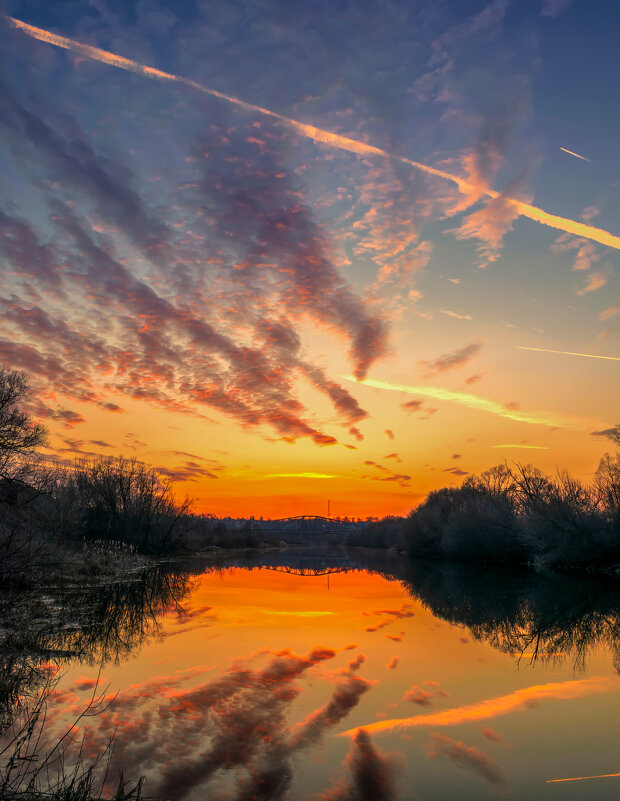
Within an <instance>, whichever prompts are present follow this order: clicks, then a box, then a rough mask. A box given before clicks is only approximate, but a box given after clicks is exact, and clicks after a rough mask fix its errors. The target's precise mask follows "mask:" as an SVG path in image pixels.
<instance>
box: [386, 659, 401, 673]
mask: <svg viewBox="0 0 620 801" xmlns="http://www.w3.org/2000/svg"><path fill="white" fill-rule="evenodd" d="M385 667H386V668H387V669H388V670H396V668H397V667H398V657H397V656H393V657H392V658H391V659H390V661H389V662H388V663H387V665H386V666H385Z"/></svg>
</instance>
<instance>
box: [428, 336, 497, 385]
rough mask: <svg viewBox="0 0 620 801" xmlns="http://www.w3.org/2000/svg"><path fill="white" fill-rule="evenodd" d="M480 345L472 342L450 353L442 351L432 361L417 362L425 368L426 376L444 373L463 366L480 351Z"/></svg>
mask: <svg viewBox="0 0 620 801" xmlns="http://www.w3.org/2000/svg"><path fill="white" fill-rule="evenodd" d="M481 349H482V345H480V344H479V343H477V342H472V343H470V344H469V345H464V346H463V347H462V348H458V349H457V350H455V351H453V352H452V353H444V354H443V355H442V356H440V357H439V358H438V359H435V360H434V361H432V362H427V361H420V362H419V364H420V365H421V366H422V367H424V369H425V370H426V373H425V377H426V376H432V375H437V374H438V373H446V372H448V371H449V370H456V369H458V368H459V367H463V366H464V365H465V364H467V363H468V362H470V361H472V360H473V359H475V358H476V356H477V355H478V354H479V353H480V350H481Z"/></svg>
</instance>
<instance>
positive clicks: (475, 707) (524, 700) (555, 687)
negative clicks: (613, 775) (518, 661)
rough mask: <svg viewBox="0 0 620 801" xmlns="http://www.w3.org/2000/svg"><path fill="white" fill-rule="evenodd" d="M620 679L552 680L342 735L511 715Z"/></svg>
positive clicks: (601, 689)
mask: <svg viewBox="0 0 620 801" xmlns="http://www.w3.org/2000/svg"><path fill="white" fill-rule="evenodd" d="M619 682H620V680H619V679H618V678H617V677H614V676H592V677H590V678H588V679H575V680H572V681H561V682H548V683H547V684H535V685H532V686H531V687H523V688H521V689H519V690H515V692H513V693H510V694H508V695H502V696H499V697H497V698H489V699H487V700H485V701H479V702H478V703H475V704H468V705H465V706H459V707H453V708H452V709H442V710H440V711H438V712H432V713H430V714H428V715H414V716H413V717H408V718H395V719H392V720H379V721H376V722H373V723H369V724H367V725H365V726H358V727H356V728H354V729H349V730H348V731H345V732H343V735H342V736H351V735H354V734H355V733H356V732H357V731H359V729H361V728H363V729H365V730H366V731H368V732H377V733H378V732H384V731H393V730H394V729H407V728H417V727H427V726H456V725H458V724H460V723H471V722H473V721H477V720H487V719H489V718H496V717H499V716H501V715H508V714H509V713H511V712H516V711H519V710H523V709H530V708H531V707H532V706H533V705H535V704H536V703H538V702H539V701H545V700H552V699H560V700H568V699H571V698H581V697H583V696H585V695H594V694H602V693H610V692H615V691H617V689H618V686H619Z"/></svg>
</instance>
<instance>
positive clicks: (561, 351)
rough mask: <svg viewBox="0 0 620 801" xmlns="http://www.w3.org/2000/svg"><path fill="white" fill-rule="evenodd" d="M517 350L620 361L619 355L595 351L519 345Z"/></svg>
mask: <svg viewBox="0 0 620 801" xmlns="http://www.w3.org/2000/svg"><path fill="white" fill-rule="evenodd" d="M517 350H535V351H538V352H539V353H560V354H561V355H562V356H585V357H586V358H587V359H608V360H609V361H612V362H620V357H619V356H597V355H596V354H595V353H573V352H572V351H570V350H549V348H524V347H523V346H522V345H517Z"/></svg>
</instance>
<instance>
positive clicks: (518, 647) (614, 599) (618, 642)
mask: <svg viewBox="0 0 620 801" xmlns="http://www.w3.org/2000/svg"><path fill="white" fill-rule="evenodd" d="M222 567H245V568H250V569H251V568H261V567H268V568H271V569H280V570H282V569H285V570H288V571H290V570H294V571H296V572H297V574H298V575H303V574H306V575H320V574H323V573H325V572H327V571H329V570H338V571H341V570H345V569H347V568H348V569H349V570H367V571H370V572H375V573H378V574H380V575H383V576H385V577H387V578H394V579H398V580H400V581H401V582H402V583H403V586H404V587H405V589H406V590H407V592H408V593H409V594H410V595H411V596H412V598H414V599H416V600H419V601H420V602H421V603H422V604H423V605H424V606H425V607H427V608H428V609H429V610H430V611H431V612H432V613H433V614H434V615H435V616H436V617H438V618H441V619H442V620H445V621H446V622H448V623H452V624H455V625H460V626H466V627H467V628H468V629H469V630H470V632H471V634H472V636H473V637H474V638H475V639H477V640H483V641H486V642H488V643H489V644H490V645H492V646H493V647H494V648H497V649H498V650H500V651H501V652H502V653H507V654H514V655H515V657H516V658H517V659H519V661H521V660H522V659H523V658H526V659H528V660H529V661H530V662H531V663H532V664H533V663H535V662H539V661H540V662H552V661H555V662H564V661H568V660H570V661H571V662H572V665H573V668H574V669H575V670H581V669H584V668H585V666H586V662H587V658H588V654H589V653H590V652H591V651H592V650H593V649H594V648H596V647H597V646H601V645H605V646H607V647H608V648H609V649H610V650H611V651H612V653H614V654H615V657H614V667H615V668H616V670H618V672H620V585H619V584H618V582H617V581H616V580H614V579H609V580H601V578H600V577H597V578H596V579H595V578H590V577H588V576H585V575H579V576H577V575H574V574H567V573H559V572H554V571H547V572H541V573H537V572H535V571H532V570H526V569H516V570H508V569H505V568H500V567H497V566H485V565H480V564H466V563H462V562H449V561H434V560H429V559H411V558H408V557H406V556H396V555H394V554H390V553H388V552H386V551H383V550H367V549H363V548H355V549H352V550H350V551H349V552H348V554H345V553H343V552H342V551H335V552H333V553H330V552H329V551H325V552H324V553H322V554H315V553H310V552H308V553H304V552H303V551H299V552H297V553H294V552H293V553H291V552H281V553H278V554H274V555H273V556H271V557H269V556H263V557H261V558H259V557H256V558H253V559H239V558H234V559H223V560H221V562H220V566H219V568H218V569H222ZM526 655H527V656H526Z"/></svg>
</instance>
